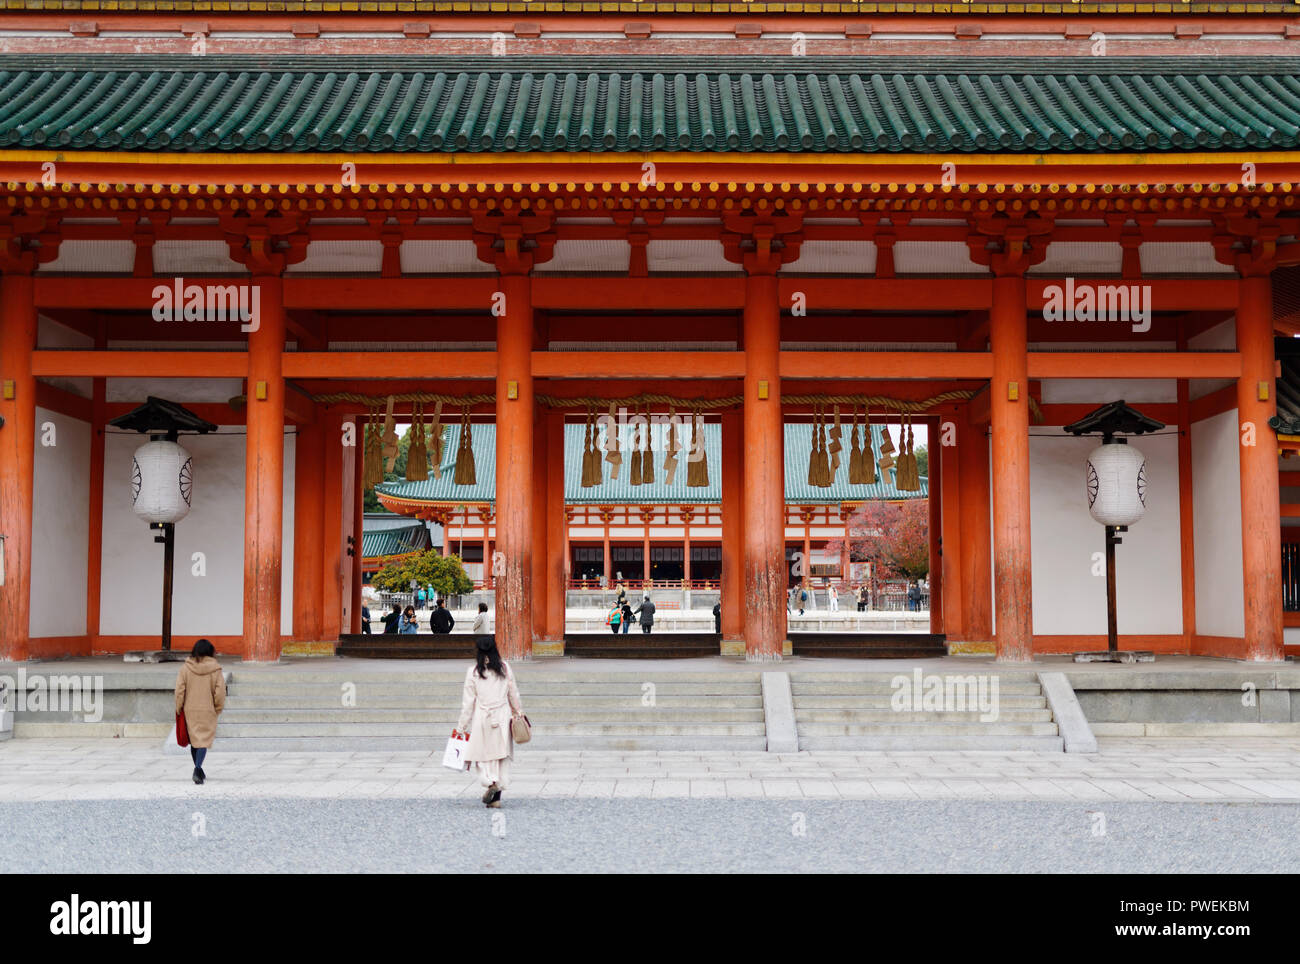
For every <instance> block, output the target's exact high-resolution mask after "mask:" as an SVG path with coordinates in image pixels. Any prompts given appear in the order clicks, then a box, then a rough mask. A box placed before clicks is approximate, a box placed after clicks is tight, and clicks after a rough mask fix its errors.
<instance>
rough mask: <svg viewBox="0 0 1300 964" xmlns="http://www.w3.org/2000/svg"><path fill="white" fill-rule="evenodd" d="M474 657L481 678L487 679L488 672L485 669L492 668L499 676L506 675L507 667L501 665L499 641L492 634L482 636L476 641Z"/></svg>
mask: <svg viewBox="0 0 1300 964" xmlns="http://www.w3.org/2000/svg"><path fill="white" fill-rule="evenodd" d="M474 659H475V661H476V662H477V664H478V667H477V672H478V678H479V679H487V673H485V672H483V670H484V669H485V668H486V669H490V670H492V672H494V673H496V674H497V675H498V676H501V677H504V676H505V675H506V671H505V669H504V668H503V667H502V665H501V653H500V651H499V650H498V649H497V641H496V639H495V638H494V637H492V636H480V637H479V638H478V639H477V640H475V641H474Z"/></svg>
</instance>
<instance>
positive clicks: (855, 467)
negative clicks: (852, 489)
mask: <svg viewBox="0 0 1300 964" xmlns="http://www.w3.org/2000/svg"><path fill="white" fill-rule="evenodd" d="M861 433H862V427H861V425H860V424H859V422H858V406H857V405H854V406H853V421H852V422H850V423H849V485H861V484H862V434H861Z"/></svg>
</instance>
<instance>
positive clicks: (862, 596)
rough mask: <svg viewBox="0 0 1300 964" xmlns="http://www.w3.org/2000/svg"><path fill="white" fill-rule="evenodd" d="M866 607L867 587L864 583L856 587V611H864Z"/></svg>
mask: <svg viewBox="0 0 1300 964" xmlns="http://www.w3.org/2000/svg"><path fill="white" fill-rule="evenodd" d="M866 608H867V587H866V586H865V585H862V586H859V587H858V612H865V611H866Z"/></svg>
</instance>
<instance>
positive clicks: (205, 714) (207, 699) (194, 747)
mask: <svg viewBox="0 0 1300 964" xmlns="http://www.w3.org/2000/svg"><path fill="white" fill-rule="evenodd" d="M216 656H217V651H216V649H214V648H213V646H212V643H211V642H210V641H208V640H206V639H200V640H199V641H198V642H196V643H195V644H194V649H192V650H191V651H190V658H189V659H187V660H186V661H185V663H184V665H182V666H181V671H180V673H179V674H178V675H177V677H176V712H177V713H180V712H181V711H184V713H185V728H186V729H187V730H188V731H189V734H190V756H191V757H192V758H193V760H194V782H195V783H202V782H203V781H204V780H205V779H207V774H205V773H204V772H203V758H204V757H205V756H207V754H208V747H210V746H212V740H213V738H214V737H215V736H216V735H217V717H218V716H220V715H221V711H222V710H223V709H225V706H226V677H225V675H224V674H223V673H222V672H221V664H220V663H218V662H217V659H216Z"/></svg>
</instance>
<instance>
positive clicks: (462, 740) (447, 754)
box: [442, 730, 469, 770]
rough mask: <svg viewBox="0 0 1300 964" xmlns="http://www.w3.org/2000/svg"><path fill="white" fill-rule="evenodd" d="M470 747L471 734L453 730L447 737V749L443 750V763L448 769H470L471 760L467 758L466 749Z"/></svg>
mask: <svg viewBox="0 0 1300 964" xmlns="http://www.w3.org/2000/svg"><path fill="white" fill-rule="evenodd" d="M468 749H469V735H468V734H466V733H458V732H456V731H455V730H452V731H451V736H450V737H448V738H447V749H445V750H443V752H442V765H443V766H445V767H446V768H447V769H448V770H468V769H469V761H468V760H466V759H465V751H466V750H468Z"/></svg>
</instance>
